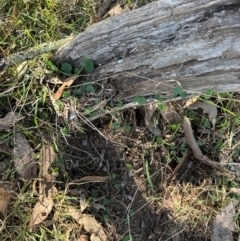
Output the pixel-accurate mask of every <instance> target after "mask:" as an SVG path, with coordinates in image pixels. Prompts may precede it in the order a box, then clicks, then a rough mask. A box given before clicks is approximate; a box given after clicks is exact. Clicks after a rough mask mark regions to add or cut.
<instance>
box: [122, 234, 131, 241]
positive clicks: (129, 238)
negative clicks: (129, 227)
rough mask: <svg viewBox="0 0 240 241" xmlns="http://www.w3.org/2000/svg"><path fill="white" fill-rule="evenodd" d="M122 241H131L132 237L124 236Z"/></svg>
mask: <svg viewBox="0 0 240 241" xmlns="http://www.w3.org/2000/svg"><path fill="white" fill-rule="evenodd" d="M123 241H133V239H132V237H131V236H130V235H129V234H128V235H126V236H124V238H123Z"/></svg>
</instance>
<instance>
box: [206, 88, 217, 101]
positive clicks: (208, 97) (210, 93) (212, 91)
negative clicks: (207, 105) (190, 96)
mask: <svg viewBox="0 0 240 241" xmlns="http://www.w3.org/2000/svg"><path fill="white" fill-rule="evenodd" d="M216 93H217V92H216V91H215V90H207V91H206V92H205V93H204V99H205V100H209V99H210V98H211V97H212V96H213V95H215V94H216Z"/></svg>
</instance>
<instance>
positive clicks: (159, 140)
mask: <svg viewBox="0 0 240 241" xmlns="http://www.w3.org/2000/svg"><path fill="white" fill-rule="evenodd" d="M157 143H158V144H162V143H163V139H162V137H160V136H159V137H157Z"/></svg>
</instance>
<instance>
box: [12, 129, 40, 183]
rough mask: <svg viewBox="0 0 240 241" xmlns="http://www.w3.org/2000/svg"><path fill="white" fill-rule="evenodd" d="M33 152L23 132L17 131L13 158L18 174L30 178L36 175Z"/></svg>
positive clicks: (36, 169)
mask: <svg viewBox="0 0 240 241" xmlns="http://www.w3.org/2000/svg"><path fill="white" fill-rule="evenodd" d="M34 156H35V153H34V151H33V149H32V148H31V146H30V145H29V143H28V141H27V139H26V137H25V136H24V134H23V133H21V132H18V133H16V135H15V137H14V148H13V159H14V165H15V168H16V171H17V173H18V175H19V176H21V177H23V178H25V179H32V178H34V177H36V176H37V171H38V164H37V162H36V161H35V159H34Z"/></svg>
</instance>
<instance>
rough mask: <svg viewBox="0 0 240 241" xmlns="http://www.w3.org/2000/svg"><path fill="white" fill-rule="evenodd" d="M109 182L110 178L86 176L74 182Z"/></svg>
mask: <svg viewBox="0 0 240 241" xmlns="http://www.w3.org/2000/svg"><path fill="white" fill-rule="evenodd" d="M107 180H108V176H105V177H102V176H86V177H82V178H81V179H78V180H74V181H73V182H105V181H107Z"/></svg>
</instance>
